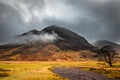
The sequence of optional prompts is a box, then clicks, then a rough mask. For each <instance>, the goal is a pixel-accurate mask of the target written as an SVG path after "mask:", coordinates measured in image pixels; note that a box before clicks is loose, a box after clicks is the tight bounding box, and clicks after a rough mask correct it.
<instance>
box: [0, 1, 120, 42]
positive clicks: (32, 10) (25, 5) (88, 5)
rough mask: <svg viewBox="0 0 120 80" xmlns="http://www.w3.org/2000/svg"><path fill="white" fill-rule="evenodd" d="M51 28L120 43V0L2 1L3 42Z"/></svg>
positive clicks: (0, 32) (0, 31)
mask: <svg viewBox="0 0 120 80" xmlns="http://www.w3.org/2000/svg"><path fill="white" fill-rule="evenodd" d="M48 25H60V26H62V27H65V28H68V29H70V30H73V31H75V32H76V33H78V34H80V35H82V36H84V37H85V38H86V39H87V40H88V41H89V42H93V41H96V40H109V41H113V42H117V43H120V0H0V43H3V42H6V41H9V40H10V39H11V38H12V37H13V36H15V35H18V34H21V33H24V32H26V31H29V30H32V29H38V30H41V29H43V28H45V27H46V26H48Z"/></svg>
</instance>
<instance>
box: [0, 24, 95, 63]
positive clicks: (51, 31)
mask: <svg viewBox="0 0 120 80" xmlns="http://www.w3.org/2000/svg"><path fill="white" fill-rule="evenodd" d="M15 38H16V39H15V41H14V42H15V43H12V44H6V45H1V46H0V60H17V61H19V60H20V61H21V60H22V61H23V60H25V61H27V60H32V61H34V60H40V61H55V60H69V61H71V60H72V61H73V60H77V61H78V60H81V58H92V57H93V56H94V55H95V54H93V53H92V52H90V51H89V50H92V49H94V47H93V46H92V45H91V44H90V43H89V42H88V41H87V40H86V39H85V38H84V37H82V36H80V35H78V34H77V33H75V32H73V31H71V30H68V29H66V28H63V27H59V26H48V27H46V28H44V29H43V30H41V31H38V30H31V31H28V32H25V33H22V34H20V35H17V36H16V37H15ZM80 50H88V51H87V52H83V51H81V52H80ZM86 55H88V56H86ZM82 60H83V59H82Z"/></svg>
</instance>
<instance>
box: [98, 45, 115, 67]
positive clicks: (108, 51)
mask: <svg viewBox="0 0 120 80" xmlns="http://www.w3.org/2000/svg"><path fill="white" fill-rule="evenodd" d="M98 55H99V60H102V61H105V62H107V63H108V64H109V65H110V66H111V67H112V66H113V65H112V63H113V59H114V57H115V55H116V51H115V50H113V48H112V46H109V45H107V46H104V47H102V48H101V49H100V50H99V51H98Z"/></svg>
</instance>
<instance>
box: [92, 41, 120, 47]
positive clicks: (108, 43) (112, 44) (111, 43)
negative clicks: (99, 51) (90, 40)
mask: <svg viewBox="0 0 120 80" xmlns="http://www.w3.org/2000/svg"><path fill="white" fill-rule="evenodd" d="M93 45H94V46H96V47H99V48H101V47H103V46H105V45H110V46H112V47H113V48H117V49H120V45H119V44H117V43H114V42H111V41H107V40H98V41H96V42H95V43H94V44H93Z"/></svg>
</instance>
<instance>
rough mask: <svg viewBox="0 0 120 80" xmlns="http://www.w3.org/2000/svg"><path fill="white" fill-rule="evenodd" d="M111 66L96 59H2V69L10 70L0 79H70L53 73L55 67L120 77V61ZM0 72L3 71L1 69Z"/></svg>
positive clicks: (0, 63) (0, 65)
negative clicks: (80, 60)
mask: <svg viewBox="0 0 120 80" xmlns="http://www.w3.org/2000/svg"><path fill="white" fill-rule="evenodd" d="M113 65H114V67H112V68H111V67H109V65H108V64H106V63H104V62H96V61H82V62H75V61H61V62H60V61H58V62H57V61H49V62H47V61H46V62H45V61H25V62H22V61H21V62H20V61H11V62H10V61H1V62H0V69H7V70H10V71H8V72H5V73H7V74H9V75H8V77H1V78H0V80H68V79H67V78H62V77H60V76H58V75H56V74H54V73H52V71H51V70H52V68H53V67H79V68H81V69H83V70H89V71H93V72H98V73H100V74H103V75H106V76H108V77H111V78H113V77H120V75H119V74H120V63H119V62H117V63H114V64H113ZM0 73H3V74H4V72H2V71H0Z"/></svg>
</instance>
